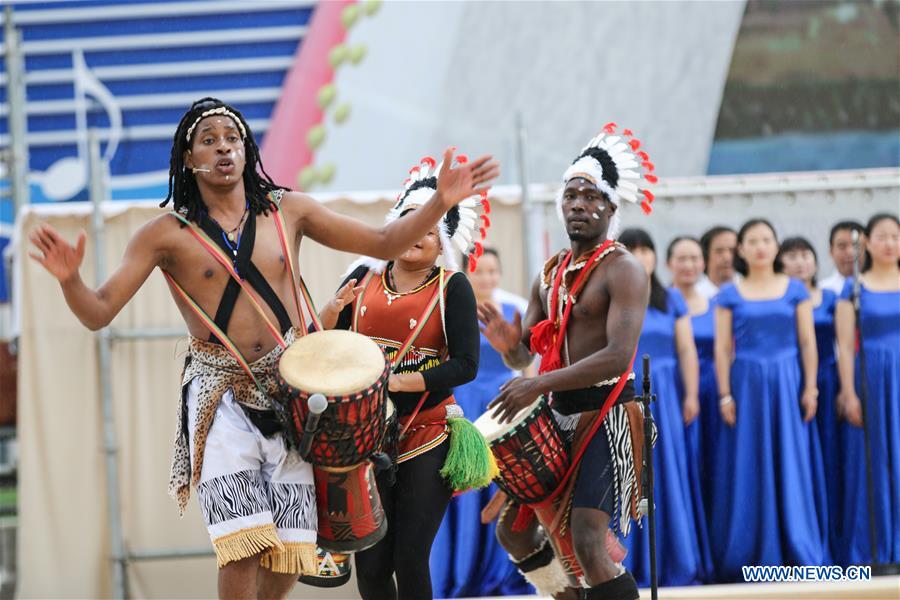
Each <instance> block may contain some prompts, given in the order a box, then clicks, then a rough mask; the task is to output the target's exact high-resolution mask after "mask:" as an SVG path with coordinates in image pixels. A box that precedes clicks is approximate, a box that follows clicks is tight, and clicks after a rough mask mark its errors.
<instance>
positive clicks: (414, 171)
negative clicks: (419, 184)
mask: <svg viewBox="0 0 900 600" xmlns="http://www.w3.org/2000/svg"><path fill="white" fill-rule="evenodd" d="M418 172H419V165H416V166H414V167H413V168H412V169H410V170H409V174H410V175H412V174H413V173H418Z"/></svg>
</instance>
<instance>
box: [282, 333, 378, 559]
mask: <svg viewBox="0 0 900 600" xmlns="http://www.w3.org/2000/svg"><path fill="white" fill-rule="evenodd" d="M389 375H390V363H389V362H388V360H387V359H386V358H385V356H384V352H382V350H381V348H379V346H378V345H377V344H376V343H375V342H373V341H372V340H370V339H369V338H367V337H366V336H363V335H360V334H358V333H354V332H351V331H343V330H331V331H321V332H316V333H311V334H309V335H306V336H304V337H302V338H300V339H298V340H296V341H295V342H294V343H293V344H291V345H290V346H289V347H288V348H287V349H286V350H285V351H284V353H283V354H282V356H281V359H280V361H279V365H278V382H279V386H280V388H281V392H282V395H283V397H282V401H284V400H286V401H287V412H288V413H289V416H290V425H292V426H293V427H292V428H293V435H294V438H295V439H299V438H300V437H301V435H302V433H303V431H304V427H305V424H306V420H307V419H308V418H309V406H308V400H309V397H310V396H311V395H313V394H322V395H324V396H325V398H326V400H327V401H328V406H327V407H326V409H325V411H324V412H323V413H322V414H321V416H320V417H319V422H318V426H317V428H316V430H315V432H314V433H313V438H312V445H311V446H310V452H309V455H308V456H306V457H305V458H306V459H307V460H308V461H309V462H310V463H312V465H313V473H314V475H315V481H316V504H317V513H318V519H319V527H318V533H319V535H318V541H317V543H318V545H319V546H320V547H321V548H323V549H324V550H327V551H330V552H339V553H351V552H359V551H361V550H365V549H366V548H369V547H371V546H373V545H375V544H376V543H378V542H379V541H380V540H381V538H383V537H384V534H385V533H386V532H387V521H386V519H385V515H384V508H383V507H382V506H381V498H380V496H379V495H378V488H377V486H376V483H375V474H374V470H373V468H372V463H371V462H370V460H369V459H370V458H371V457H372V456H373V455H374V454H376V453H378V452H380V451H381V447H382V445H383V443H384V441H385V437H386V435H387V432H388V426H387V423H388V414H387V413H388V403H389V400H388V399H387V380H388V376H389Z"/></svg>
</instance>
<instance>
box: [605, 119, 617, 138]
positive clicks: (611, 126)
mask: <svg viewBox="0 0 900 600" xmlns="http://www.w3.org/2000/svg"><path fill="white" fill-rule="evenodd" d="M603 131H605V132H606V133H608V134H609V135H612V134H614V133H615V132H616V124H615V123H614V122H612V121H610V122H609V123H607V124H606V125H604V126H603Z"/></svg>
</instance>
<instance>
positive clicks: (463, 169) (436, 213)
mask: <svg viewBox="0 0 900 600" xmlns="http://www.w3.org/2000/svg"><path fill="white" fill-rule="evenodd" d="M452 161H453V152H452V151H451V150H447V151H446V152H445V153H444V162H443V165H442V167H441V171H440V173H439V174H438V187H437V192H436V193H435V194H434V196H433V197H432V198H431V200H429V201H428V202H426V203H425V205H424V206H422V207H421V208H419V209H417V210H414V211H412V213H410V214H407V215H405V216H404V217H403V218H401V219H397V220H396V221H394V222H393V223H391V224H390V225H386V226H384V227H370V226H369V225H366V224H365V223H362V222H361V221H358V220H356V219H353V218H350V217H347V216H344V215H340V214H338V213H336V212H334V211H332V210H330V209H328V208H327V207H325V206H324V205H322V204H320V203H319V202H316V201H315V200H313V199H312V198H310V197H309V196H306V195H304V194H300V193H295V192H290V193H287V194H285V195H284V199H283V200H282V206H283V207H284V209H285V211H286V212H287V213H288V214H290V215H291V217H292V218H295V219H297V221H298V230H299V231H300V232H302V233H303V234H304V235H307V236H309V237H310V238H312V239H314V240H316V241H317V242H319V243H320V244H323V245H325V246H328V247H330V248H334V249H336V250H342V251H344V252H352V253H355V254H364V255H366V256H372V257H375V258H380V259H386V260H389V259H392V258H395V257H397V256H398V255H400V254H402V253H403V252H404V251H405V250H406V249H407V248H409V247H410V246H412V245H413V244H415V243H416V242H417V241H419V240H420V239H422V237H424V236H425V234H426V233H428V230H430V229H431V228H432V227H434V224H435V223H437V222H438V219H440V218H441V217H443V216H444V213H446V212H447V211H448V210H450V209H451V208H452V207H453V206H455V205H456V204H458V203H460V202H462V201H463V200H465V199H466V198H469V197H471V196H474V195H477V194H478V193H480V192H482V191H483V190H487V189H488V188H489V187H490V182H491V181H493V180H494V179H495V178H496V177H497V176H498V175H499V174H500V169H499V167H498V166H497V163H496V162H494V161H493V160H491V157H490V156H482V157H481V158H479V159H478V160H475V161H472V162H467V163H465V164H462V165H459V166H456V167H453V168H451V166H450V165H451V163H452Z"/></svg>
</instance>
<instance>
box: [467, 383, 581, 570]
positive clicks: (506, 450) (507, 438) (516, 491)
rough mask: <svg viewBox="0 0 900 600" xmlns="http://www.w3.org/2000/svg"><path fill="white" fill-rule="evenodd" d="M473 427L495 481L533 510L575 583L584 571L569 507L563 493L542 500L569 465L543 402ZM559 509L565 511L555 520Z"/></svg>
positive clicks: (560, 437) (483, 417) (484, 419)
mask: <svg viewBox="0 0 900 600" xmlns="http://www.w3.org/2000/svg"><path fill="white" fill-rule="evenodd" d="M475 427H477V428H478V430H479V431H480V432H481V433H482V435H484V439H485V440H487V442H488V444H490V446H491V452H493V453H494V456H495V457H496V459H497V466H499V467H500V475H499V477H498V478H497V485H499V486H500V488H501V489H502V490H503V491H504V492H506V494H507V495H508V496H509V497H510V498H512V499H513V500H515V501H516V502H518V503H520V504H527V505H529V506H530V508H531V509H533V510H534V512H535V515H536V516H537V519H538V521H539V522H540V524H541V526H542V527H543V528H544V531H545V532H546V533H547V537H548V538H549V539H550V544H551V545H552V546H553V551H554V552H555V554H556V557H557V558H558V559H559V561H560V563H561V564H562V566H563V569H564V570H565V571H566V573H567V574H568V575H569V577H570V578H571V579H572V580H573V583H575V582H579V583H580V582H581V581H582V579H583V577H584V571H583V570H582V568H581V565H580V564H578V560H577V559H576V558H575V546H574V545H573V543H572V530H571V529H570V528H569V514H568V507H563V505H562V503H563V496H565V494H559V495H557V496H556V497H555V498H554V499H553V501H546V500H547V498H549V496H550V495H551V494H552V493H553V492H554V491H555V490H556V488H557V487H559V484H560V482H561V481H562V479H563V476H564V475H565V474H566V471H567V470H568V469H569V454H568V452H567V450H566V443H565V440H564V438H563V434H562V432H561V431H560V428H559V425H557V423H556V420H555V419H554V418H553V412H552V411H551V410H550V406H549V405H548V404H547V401H546V400H545V399H544V398H543V397H541V398H539V399H538V400H536V401H535V402H534V403H532V404H531V405H530V406H527V407H525V408H523V409H522V410H521V411H519V413H518V414H516V415H515V416H514V417H513V419H512V421H511V422H509V423H502V424H501V423H499V422H498V421H497V420H496V419H494V418H493V417H492V416H491V414H490V412H487V413H485V414H483V415H481V417H479V418H478V420H477V421H475ZM562 509H565V510H566V513H565V514H563V515H562V516H561V517H562V518H555V517H557V515H559V513H560V510H562ZM554 521H556V522H555V523H554Z"/></svg>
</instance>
